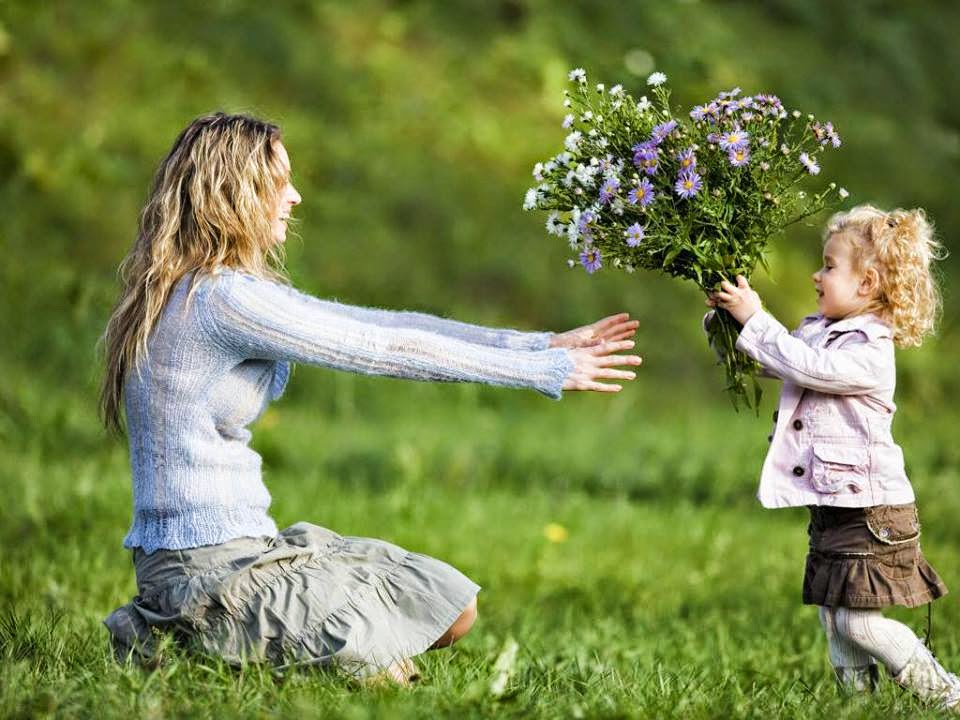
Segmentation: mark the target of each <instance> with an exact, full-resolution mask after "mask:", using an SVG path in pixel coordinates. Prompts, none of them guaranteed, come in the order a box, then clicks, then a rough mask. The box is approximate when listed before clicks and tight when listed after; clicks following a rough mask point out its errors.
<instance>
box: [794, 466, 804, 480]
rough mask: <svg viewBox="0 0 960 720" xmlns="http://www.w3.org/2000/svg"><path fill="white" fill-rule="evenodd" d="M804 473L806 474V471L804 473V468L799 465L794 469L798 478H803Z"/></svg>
mask: <svg viewBox="0 0 960 720" xmlns="http://www.w3.org/2000/svg"><path fill="white" fill-rule="evenodd" d="M803 472H804V471H803V468H802V467H800V466H799V465H797V466H796V467H795V468H794V469H793V474H794V475H796V476H797V477H801V476H802V475H803Z"/></svg>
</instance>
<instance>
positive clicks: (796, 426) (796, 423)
mask: <svg viewBox="0 0 960 720" xmlns="http://www.w3.org/2000/svg"><path fill="white" fill-rule="evenodd" d="M793 429H794V430H803V423H802V422H800V421H799V420H794V421H793Z"/></svg>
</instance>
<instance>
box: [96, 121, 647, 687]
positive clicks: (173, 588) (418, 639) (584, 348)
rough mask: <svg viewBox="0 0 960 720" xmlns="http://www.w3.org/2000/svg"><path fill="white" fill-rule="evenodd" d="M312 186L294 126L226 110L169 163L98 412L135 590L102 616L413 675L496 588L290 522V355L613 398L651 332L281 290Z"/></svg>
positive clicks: (150, 210)
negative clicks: (125, 449) (283, 449)
mask: <svg viewBox="0 0 960 720" xmlns="http://www.w3.org/2000/svg"><path fill="white" fill-rule="evenodd" d="M299 202H300V195H299V194H298V193H297V191H296V190H295V189H294V187H293V185H292V184H291V182H290V162H289V158H288V156H287V152H286V150H285V149H284V146H283V144H282V143H281V140H280V132H279V129H278V128H277V127H276V126H274V125H271V124H269V123H266V122H263V121H260V120H257V119H254V118H250V117H247V116H242V115H224V114H222V113H218V114H215V115H210V116H206V117H201V118H198V119H197V120H195V121H194V122H192V123H191V124H190V125H189V126H188V127H187V128H186V129H185V130H184V131H183V132H182V133H181V134H180V136H179V137H178V138H177V140H176V142H175V143H174V145H173V148H172V149H171V151H170V153H169V154H168V155H167V157H166V158H165V159H164V160H163V162H162V163H161V165H160V167H159V169H158V171H157V174H156V177H155V180H154V185H153V189H152V192H151V194H150V197H149V200H148V202H147V205H146V207H145V208H144V210H143V214H142V216H141V220H140V231H139V234H138V238H137V241H136V243H135V245H134V247H133V249H132V250H131V252H130V254H129V256H128V257H127V258H126V260H125V261H124V263H123V265H122V268H121V276H122V283H123V289H122V293H121V296H120V299H119V301H118V303H117V306H116V308H115V310H114V312H113V315H112V316H111V318H110V321H109V323H108V325H107V329H106V332H105V335H104V346H105V349H106V376H105V378H104V383H103V390H102V396H101V410H102V414H103V418H104V421H105V423H106V424H107V426H108V427H111V428H113V429H115V430H118V431H119V430H120V429H121V427H122V421H121V406H123V408H124V410H125V413H126V430H127V434H128V437H129V443H130V457H131V466H132V470H133V504H134V512H133V523H132V525H131V527H130V531H129V532H128V534H127V536H126V539H125V540H124V546H125V547H127V548H129V549H131V550H132V551H133V562H134V566H135V569H136V574H137V588H138V595H137V597H136V598H135V599H134V600H133V602H131V603H129V604H128V605H125V606H123V607H121V608H119V609H118V610H116V611H114V613H113V614H111V615H110V617H108V618H107V619H106V621H105V623H106V625H107V627H108V629H109V630H110V633H111V638H112V641H113V645H114V649H115V650H116V652H117V654H118V656H122V657H126V656H128V655H129V654H131V653H135V654H137V655H138V656H140V657H141V658H149V657H150V656H151V654H152V652H153V650H154V647H153V644H152V638H153V634H152V632H151V628H158V629H161V630H167V631H170V632H171V633H172V634H173V635H174V636H175V637H176V638H177V639H179V640H181V641H189V642H190V643H195V644H196V645H198V646H199V647H200V648H202V649H203V650H204V651H206V652H209V653H214V654H216V655H219V656H221V657H223V658H225V659H226V660H228V661H230V662H233V663H239V662H242V661H245V660H247V661H255V662H270V663H273V664H275V665H278V666H282V665H284V664H287V663H328V662H330V663H337V664H339V665H340V666H342V667H344V668H346V669H347V670H348V671H349V672H351V673H353V674H355V675H357V676H360V677H363V676H370V675H375V674H379V673H385V674H386V675H387V677H392V678H393V679H396V680H397V681H399V682H405V681H406V680H408V679H409V678H410V677H411V676H412V674H413V673H414V668H413V665H412V663H411V662H410V660H409V658H411V657H413V656H415V655H418V654H419V653H422V652H424V651H425V650H427V649H429V648H432V647H440V646H444V645H450V644H452V643H453V642H455V641H456V640H457V639H458V638H460V637H461V636H462V635H463V634H464V633H466V632H467V631H468V630H469V629H470V626H471V625H472V623H473V620H474V618H475V616H476V594H477V591H478V590H479V587H478V586H477V585H476V584H475V583H473V582H472V581H470V580H469V579H468V578H466V577H465V576H464V575H462V574H461V573H460V572H458V571H457V570H455V569H454V568H452V567H451V566H449V565H447V564H446V563H443V562H441V561H439V560H435V559H433V558H430V557H427V556H424V555H420V554H417V553H414V552H409V551H407V550H405V549H403V548H400V547H397V546H396V545H392V544H390V543H387V542H384V541H381V540H373V539H367V538H357V537H343V536H340V535H338V534H337V533H335V532H332V531H330V530H326V529H324V528H321V527H317V526H315V525H311V524H309V523H304V522H301V523H297V524H295V525H293V526H291V527H290V528H287V529H286V530H283V531H280V532H278V530H277V526H276V525H275V524H274V522H273V520H272V519H271V518H270V516H269V515H268V514H267V509H268V507H269V505H270V495H269V493H268V492H267V489H266V487H265V486H264V484H263V481H262V479H261V474H260V465H261V460H260V457H259V455H257V453H256V452H254V451H253V450H252V449H251V448H250V446H249V442H250V431H249V430H248V429H247V426H248V425H250V424H251V423H252V422H253V421H254V420H256V418H257V417H258V416H259V415H260V414H261V413H262V412H263V411H264V409H265V408H266V406H267V405H268V404H269V403H270V402H271V401H272V400H275V399H277V398H278V397H279V396H280V394H281V393H282V392H283V389H284V386H285V384H286V382H287V378H288V376H289V373H290V363H296V362H299V363H310V364H314V365H321V366H324V367H328V368H333V369H337V370H346V371H350V372H356V373H364V374H371V375H388V376H392V377H400V378H410V379H415V380H435V381H453V382H477V383H487V384H491V385H502V386H506V387H515V388H532V389H535V390H538V391H539V392H541V393H543V394H544V395H547V396H549V397H554V398H558V397H560V394H561V390H563V389H566V390H594V391H606V392H610V391H616V390H619V389H620V388H619V386H618V385H615V384H607V383H604V382H601V381H602V380H604V379H611V380H627V379H632V378H633V376H634V374H633V372H632V371H629V370H618V369H616V367H615V366H618V365H619V366H624V365H638V364H639V362H640V359H639V357H637V356H635V355H615V354H613V353H616V352H618V351H621V350H625V349H628V348H630V347H632V346H633V343H632V342H631V341H630V340H629V338H630V337H632V336H633V334H634V332H635V330H636V322H634V321H630V320H629V319H628V318H627V317H626V316H625V315H617V316H612V317H610V318H606V319H605V320H601V321H598V322H596V323H594V324H593V325H589V326H586V327H583V328H578V329H576V330H572V331H570V332H567V333H563V334H558V335H553V334H550V333H521V332H517V331H513V330H494V329H489V328H483V327H477V326H473V325H467V324H463V323H458V322H454V321H450V320H445V319H441V318H437V317H433V316H429V315H423V314H419V313H409V312H389V311H384V310H373V309H366V308H358V307H351V306H346V305H341V304H338V303H334V302H327V301H323V300H320V299H317V298H315V297H312V296H310V295H305V294H303V293H300V292H297V291H296V290H294V289H292V288H291V287H290V286H289V285H287V284H286V283H285V279H284V277H283V276H282V275H281V274H280V272H279V270H278V269H277V268H279V267H280V264H279V262H278V259H279V255H280V253H279V247H280V245H281V244H282V243H283V241H284V239H285V237H286V227H287V220H288V218H289V216H290V212H291V210H292V208H293V207H294V206H295V205H297V204H299Z"/></svg>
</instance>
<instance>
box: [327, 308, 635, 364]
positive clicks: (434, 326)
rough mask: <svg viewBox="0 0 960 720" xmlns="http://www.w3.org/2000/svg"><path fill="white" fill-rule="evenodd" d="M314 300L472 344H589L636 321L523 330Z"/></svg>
mask: <svg viewBox="0 0 960 720" xmlns="http://www.w3.org/2000/svg"><path fill="white" fill-rule="evenodd" d="M317 302H319V303H322V304H323V305H324V306H325V307H326V308H327V309H328V310H329V311H330V312H331V313H333V314H337V315H342V316H344V317H348V318H352V319H354V320H357V321H359V322H362V323H368V324H371V325H379V326H380V327H391V328H408V329H410V330H424V331H426V332H430V333H434V334H436V335H444V336H446V337H450V338H454V339H456V340H462V341H463V342H468V343H473V344H474V345H487V346H489V347H498V348H506V349H508V350H528V351H537V350H546V349H547V348H550V347H566V348H575V347H589V346H590V345H596V344H599V343H600V342H604V341H608V342H614V341H617V340H626V339H627V338H629V337H631V336H632V335H633V334H634V332H636V328H637V325H638V323H637V322H636V321H632V320H630V316H629V315H628V314H627V313H620V314H618V315H611V316H610V317H607V318H603V319H602V320H598V321H597V322H595V323H592V324H590V325H584V326H583V327H580V328H575V329H573V330H569V331H567V332H563V333H552V332H524V331H522V330H512V329H509V328H492V327H485V326H483V325H473V324H470V323H465V322H460V321H459V320H451V319H449V318H442V317H438V316H436V315H429V314H427V313H421V312H413V311H410V310H384V309H381V308H371V307H360V306H358V305H347V304H345V303H340V302H336V301H333V300H320V299H317Z"/></svg>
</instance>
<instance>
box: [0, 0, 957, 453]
mask: <svg viewBox="0 0 960 720" xmlns="http://www.w3.org/2000/svg"><path fill="white" fill-rule="evenodd" d="M958 21H960V12H958V10H957V6H956V4H955V3H952V2H948V1H944V2H940V3H936V2H916V3H906V4H905V3H894V2H887V1H881V0H860V1H859V2H856V3H842V4H839V3H833V2H829V1H828V0H772V1H770V2H767V3H763V4H762V5H761V4H757V3H751V2H746V1H743V2H692V1H689V0H688V1H686V2H659V3H641V2H632V3H623V2H618V1H613V0H609V1H605V2H569V3H552V2H549V1H548V0H498V1H496V2H485V3H477V2H468V1H467V0H453V1H448V2H417V1H413V0H410V1H399V0H396V1H394V2H388V1H387V0H360V1H358V2H352V3H342V2H324V1H319V0H314V1H308V0H292V1H291V2H286V3H282V4H264V3H259V2H254V1H253V0H243V1H240V0H218V1H215V2H173V1H171V2H134V1H133V0H104V1H103V2H99V3H96V4H95V5H94V4H90V3H85V2H79V1H76V2H46V1H43V0H35V1H26V0H21V1H15V2H11V1H10V0H7V1H6V2H2V3H0V244H2V251H3V261H2V263H0V337H2V338H4V341H3V342H2V343H0V370H2V371H3V373H4V377H5V379H6V381H5V382H4V383H3V384H2V386H0V441H2V440H3V439H6V440H8V441H10V440H15V439H17V438H22V437H23V435H24V434H26V433H29V431H30V430H29V428H31V427H33V428H36V427H39V426H47V427H49V423H51V422H54V421H55V419H56V418H55V417H54V416H56V415H57V413H60V414H61V415H71V414H79V415H80V417H83V418H86V419H87V420H90V419H92V412H93V407H94V400H93V396H94V392H95V386H96V380H97V374H98V366H97V363H96V358H95V352H94V344H95V341H96V339H97V337H98V335H99V333H100V331H101V329H102V327H103V325H104V323H105V321H106V318H107V316H108V314H109V312H110V307H111V304H112V302H113V299H114V297H115V294H116V284H115V269H116V266H117V264H118V263H119V261H120V259H121V258H122V257H123V256H124V254H125V253H126V251H127V249H128V247H129V246H130V244H131V241H132V238H133V236H134V232H135V227H136V220H137V215H138V212H139V209H140V206H141V204H142V202H143V200H144V197H145V194H146V189H147V185H148V183H149V180H150V176H151V173H152V171H153V169H154V168H155V167H156V165H157V163H158V162H159V160H160V158H161V157H162V155H163V154H164V153H165V152H166V150H167V149H168V147H169V145H170V143H171V142H172V140H173V138H174V137H175V135H176V133H177V132H178V131H179V130H180V129H181V128H182V127H183V126H184V125H185V124H186V123H187V122H188V121H189V120H190V119H191V118H193V117H195V116H196V115H199V114H202V113H205V112H208V111H211V110H214V109H225V110H228V111H248V112H253V113H255V114H258V115H261V116H264V117H266V118H269V119H272V120H274V121H276V122H278V123H280V124H281V125H282V127H283V129H284V133H285V141H286V144H287V146H288V148H289V150H290V154H291V156H292V161H293V165H294V173H295V181H296V183H297V184H298V186H299V189H300V190H301V192H302V194H303V196H304V203H303V205H302V208H301V211H300V212H299V215H300V217H301V219H302V223H301V225H300V233H301V236H302V237H301V238H300V239H296V238H294V239H291V240H289V241H288V255H289V267H290V270H291V274H292V277H293V278H294V280H295V282H296V283H297V284H298V285H299V286H301V287H303V288H305V289H307V290H309V291H312V292H315V293H318V294H321V295H324V296H331V297H338V298H341V299H343V300H346V301H349V302H356V303H361V304H372V305H380V306H389V307H405V308H416V309H422V310H427V311H432V312H438V313H441V314H445V315H454V316H457V317H459V318H462V319H464V320H470V321H475V322H486V323H491V324H504V325H513V326H518V327H523V328H540V327H547V328H553V329H563V328H565V327H567V326H571V325H574V324H579V323H582V322H584V321H589V320H592V319H594V317H595V316H598V315H600V314H604V313H607V312H613V311H618V310H629V311H631V312H632V313H634V314H635V315H636V316H638V317H639V318H640V319H641V321H642V323H643V324H642V327H641V333H640V336H639V346H640V349H641V352H642V353H643V354H644V355H645V358H646V361H647V362H646V367H645V369H644V371H643V375H642V376H641V380H640V382H642V383H650V384H651V385H656V386H657V387H664V388H666V390H664V392H667V391H669V392H670V393H685V394H689V395H690V396H691V397H695V396H696V395H697V394H702V393H706V394H707V395H706V397H707V398H708V399H707V402H708V403H714V402H715V403H724V402H726V401H725V400H724V399H723V397H722V394H721V393H720V392H718V389H719V385H720V384H721V373H720V371H719V370H718V369H717V368H716V367H714V366H713V365H712V359H711V356H710V353H709V351H708V350H707V349H706V347H705V343H704V342H703V340H702V338H701V337H700V330H699V317H700V314H701V310H702V304H701V301H700V299H699V298H698V296H697V295H696V293H695V292H694V291H692V289H691V288H687V287H683V286H682V285H681V284H680V283H675V282H671V281H668V280H665V279H663V278H659V277H655V276H654V275H651V274H638V275H635V276H632V277H628V276H626V275H623V274H617V273H614V272H611V271H608V270H604V271H602V272H600V273H598V274H597V275H596V276H593V277H588V276H587V275H586V274H585V273H583V272H581V271H570V270H568V269H567V268H566V266H565V259H566V248H565V247H564V244H563V242H562V241H557V240H556V239H552V238H550V237H548V236H547V235H546V233H545V232H544V231H543V227H542V220H543V218H542V217H541V216H540V215H539V214H524V213H522V212H521V210H520V204H521V201H522V197H523V192H524V190H525V188H526V187H527V186H528V185H529V184H530V183H531V180H530V175H529V173H530V168H531V167H532V165H533V163H534V162H535V161H536V160H538V159H541V158H543V157H546V156H548V155H549V153H550V152H551V151H552V150H553V149H554V148H555V147H556V146H557V144H558V142H559V140H560V138H561V137H562V132H563V131H562V130H561V129H560V128H559V121H560V119H561V117H562V112H561V111H562V108H561V106H560V100H561V96H560V92H561V89H562V87H563V86H564V82H565V74H566V71H567V70H568V69H569V68H570V67H574V66H583V67H585V68H586V69H587V70H588V73H589V74H590V77H591V78H594V79H597V80H601V79H602V80H604V81H605V82H607V83H608V84H612V83H614V82H618V81H619V82H623V83H624V84H625V85H626V87H627V88H628V89H629V90H630V91H631V92H633V93H635V94H637V95H639V94H640V93H642V92H643V91H644V79H645V77H646V75H647V73H649V72H650V71H651V70H653V69H658V70H662V71H664V72H666V73H667V74H668V75H669V76H670V82H671V86H672V88H673V90H674V101H675V102H676V103H678V104H680V105H682V106H684V107H689V106H690V105H692V104H693V103H696V102H699V101H702V100H704V99H707V98H709V97H712V96H713V95H714V94H715V93H716V92H717V91H718V90H721V89H725V88H729V87H732V86H734V85H740V86H742V87H743V88H744V90H745V92H748V93H752V92H758V91H770V92H775V93H777V94H779V95H780V97H781V98H783V100H784V102H785V103H786V104H787V106H788V107H789V108H799V109H802V110H804V111H810V112H815V113H816V114H817V115H818V117H822V118H824V119H831V120H833V122H834V123H835V124H836V125H837V127H838V129H839V130H840V132H841V133H842V135H843V137H844V141H845V146H844V148H843V149H842V151H841V152H839V153H835V154H833V155H831V157H830V158H829V159H828V161H827V162H828V165H827V167H826V168H825V172H827V173H829V174H830V175H831V176H833V177H836V178H837V179H838V180H839V181H841V184H843V185H845V186H846V187H847V188H849V189H850V191H851V192H852V193H853V196H852V198H851V201H856V202H861V201H871V202H875V203H877V204H880V205H882V206H892V205H902V206H923V207H925V208H927V210H928V211H929V212H930V214H931V215H932V217H933V218H934V220H935V221H936V222H937V223H938V227H939V229H940V235H941V238H942V239H943V241H944V242H945V243H946V245H947V246H948V247H949V246H951V244H952V238H953V237H954V236H955V235H956V233H957V231H958V229H960V214H958V211H957V209H956V205H955V204H954V203H953V202H952V200H953V199H952V197H951V195H952V192H953V191H954V188H956V187H957V186H958V180H960V163H958V159H960V134H958V130H960V107H958V106H957V104H956V103H955V102H954V93H953V90H954V87H955V85H954V83H955V79H954V78H953V76H952V72H951V70H952V69H954V68H957V67H960V47H958V45H957V44H956V43H955V42H954V41H953V37H952V33H953V31H954V30H955V29H956V28H957V27H958V26H960V22H958ZM823 220H824V218H818V219H817V221H816V223H814V224H812V225H811V226H808V227H800V228H796V229H795V230H794V231H793V232H792V233H791V234H790V235H789V236H787V237H785V238H781V239H778V240H777V241H775V243H774V247H775V250H774V253H773V256H772V257H771V261H772V272H771V277H770V278H769V279H760V281H759V287H760V289H761V291H762V293H763V295H764V297H765V300H766V302H767V303H768V305H769V306H770V307H771V309H772V310H773V311H774V312H775V313H776V314H778V315H779V316H780V317H781V318H782V319H783V321H784V322H785V323H786V324H787V325H792V324H794V323H795V322H796V321H797V320H798V319H799V317H800V316H802V315H803V314H805V312H808V311H809V309H810V307H812V304H813V303H812V300H813V298H812V293H811V289H810V284H809V279H808V277H809V274H810V273H811V272H812V271H813V270H814V269H815V268H816V266H817V260H818V257H819V251H820V248H819V227H818V226H819V225H822V222H823ZM943 270H944V279H945V283H944V284H945V287H946V288H947V289H948V292H947V293H946V296H947V304H946V311H945V317H944V322H943V332H942V338H941V339H940V340H938V341H936V342H933V343H931V344H930V345H929V346H928V347H925V348H923V349H921V350H919V351H910V352H905V353H902V354H901V359H900V365H901V377H902V380H901V397H906V398H907V399H908V400H909V401H911V402H916V403H917V404H918V406H920V407H924V408H925V409H930V408H936V407H938V406H942V405H943V404H945V400H944V399H945V398H946V397H949V392H953V391H956V390H958V389H960V388H958V387H957V381H956V380H955V379H954V373H951V372H950V369H949V368H950V361H949V360H948V358H949V357H950V356H951V355H952V350H954V349H956V348H957V345H958V342H957V338H956V333H955V332H954V330H955V329H956V327H957V322H958V320H957V311H958V309H960V308H958V301H957V300H956V299H955V297H954V296H953V294H952V293H950V292H949V288H950V287H951V286H952V284H953V282H954V281H955V280H956V279H957V277H956V276H957V274H958V271H957V269H956V265H955V263H954V262H953V261H952V259H951V260H948V261H947V262H946V263H944V268H943ZM308 386H309V383H308ZM394 387H395V386H394V385H392V384H387V385H384V386H383V388H384V392H392V391H393V388H394ZM54 390H56V392H54ZM483 392H488V391H483ZM494 392H495V391H494ZM57 393H61V394H63V395H64V396H67V395H69V396H72V397H74V398H75V399H78V400H81V401H82V402H81V403H80V407H81V408H82V409H75V408H73V407H72V406H69V405H67V406H63V407H58V406H56V405H55V404H54V405H53V406H51V407H44V405H45V402H46V401H47V399H48V398H51V397H53V396H55V395H57ZM303 397H304V395H303V394H302V391H294V392H293V393H292V400H293V401H294V402H297V400H298V398H303ZM61 420H62V418H61Z"/></svg>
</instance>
